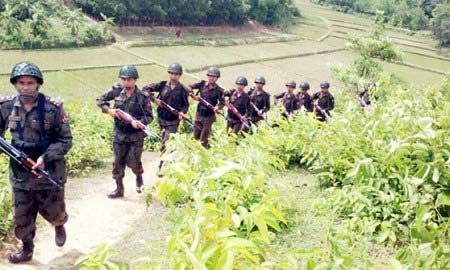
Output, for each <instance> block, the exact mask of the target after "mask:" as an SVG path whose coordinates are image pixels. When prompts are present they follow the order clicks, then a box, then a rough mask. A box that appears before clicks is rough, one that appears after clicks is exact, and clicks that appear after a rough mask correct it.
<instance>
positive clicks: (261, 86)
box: [255, 83, 264, 90]
mask: <svg viewBox="0 0 450 270" xmlns="http://www.w3.org/2000/svg"><path fill="white" fill-rule="evenodd" d="M255 86H256V89H258V90H261V89H263V87H264V84H263V83H255Z"/></svg>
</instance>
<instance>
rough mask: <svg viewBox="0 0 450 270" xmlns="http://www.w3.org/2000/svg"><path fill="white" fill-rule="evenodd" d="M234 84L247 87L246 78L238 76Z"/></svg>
mask: <svg viewBox="0 0 450 270" xmlns="http://www.w3.org/2000/svg"><path fill="white" fill-rule="evenodd" d="M236 84H237V85H245V86H247V85H248V82H247V78H245V77H244V76H239V77H238V78H237V79H236Z"/></svg>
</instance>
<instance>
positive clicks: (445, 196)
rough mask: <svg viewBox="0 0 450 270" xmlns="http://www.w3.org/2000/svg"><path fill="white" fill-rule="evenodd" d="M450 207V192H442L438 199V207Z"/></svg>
mask: <svg viewBox="0 0 450 270" xmlns="http://www.w3.org/2000/svg"><path fill="white" fill-rule="evenodd" d="M442 205H446V206H450V191H442V192H441V193H440V194H439V195H438V196H437V199H436V206H437V207H439V206H442Z"/></svg>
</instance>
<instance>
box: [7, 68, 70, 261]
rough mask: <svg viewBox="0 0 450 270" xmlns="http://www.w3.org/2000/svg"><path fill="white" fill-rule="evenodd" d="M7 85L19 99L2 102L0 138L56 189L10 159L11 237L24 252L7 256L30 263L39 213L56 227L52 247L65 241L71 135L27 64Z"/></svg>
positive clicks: (36, 73)
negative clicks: (8, 135) (6, 136)
mask: <svg viewBox="0 0 450 270" xmlns="http://www.w3.org/2000/svg"><path fill="white" fill-rule="evenodd" d="M10 82H11V84H13V85H14V86H15V88H16V90H17V92H18V95H15V96H10V97H3V98H1V99H0V134H1V136H4V134H5V131H6V130H7V129H9V130H10V132H11V135H12V142H11V144H12V146H14V147H15V148H17V149H19V150H20V151H23V152H24V153H25V154H27V155H28V156H29V157H30V158H31V159H32V160H35V161H36V164H35V165H34V167H33V169H37V168H40V169H45V170H46V171H48V173H49V174H50V177H51V178H52V179H55V180H57V181H58V182H60V183H61V184H62V185H63V187H62V188H59V187H56V186H55V185H53V184H51V183H50V182H48V181H47V180H46V179H45V178H44V177H38V176H37V175H36V174H34V173H32V172H29V171H28V170H25V169H24V168H23V167H22V166H20V165H19V164H18V163H17V162H16V161H14V160H10V166H9V178H10V182H11V185H12V189H13V207H14V232H15V235H16V237H17V238H18V239H20V240H21V241H22V243H23V246H22V249H21V250H19V251H17V252H15V253H12V254H10V255H9V256H8V260H9V261H10V262H11V263H21V262H26V261H30V260H31V259H32V257H33V251H34V243H33V240H34V237H35V234H36V217H37V214H38V213H39V214H40V215H41V216H42V217H43V218H44V219H45V220H47V221H48V222H49V223H51V224H52V225H53V226H55V242H56V245H57V246H63V245H64V243H65V241H66V231H65V228H64V224H65V223H66V222H67V219H68V215H67V213H66V207H65V202H64V183H65V182H66V180H67V171H66V161H65V158H64V156H65V155H66V154H67V152H68V151H69V149H70V148H71V147H72V134H71V131H70V127H69V123H68V119H67V116H66V114H65V112H64V110H63V108H62V103H61V102H57V101H54V100H53V99H51V98H50V97H48V96H46V95H44V94H42V93H40V92H39V89H40V87H41V85H42V84H43V83H44V78H43V76H42V73H41V71H40V70H39V68H38V67H37V66H36V65H34V64H32V63H29V62H21V63H18V64H16V65H15V66H14V68H13V70H12V72H11V76H10Z"/></svg>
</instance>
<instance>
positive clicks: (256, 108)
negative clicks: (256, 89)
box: [250, 101, 272, 127]
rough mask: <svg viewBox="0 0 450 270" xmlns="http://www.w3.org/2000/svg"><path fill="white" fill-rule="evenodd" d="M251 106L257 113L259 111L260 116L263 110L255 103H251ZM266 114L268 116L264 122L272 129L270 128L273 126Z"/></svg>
mask: <svg viewBox="0 0 450 270" xmlns="http://www.w3.org/2000/svg"><path fill="white" fill-rule="evenodd" d="M250 105H252V107H253V109H254V110H255V111H257V112H258V114H259V112H261V111H262V109H259V108H258V106H256V104H255V103H254V102H253V101H250ZM265 114H266V116H265V117H264V116H263V118H264V122H266V124H267V125H268V126H269V127H270V126H272V125H271V124H269V121H268V120H267V113H265Z"/></svg>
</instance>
